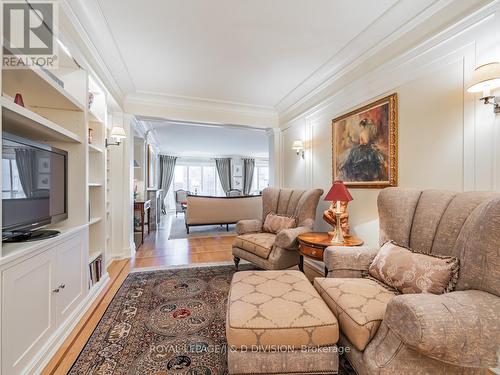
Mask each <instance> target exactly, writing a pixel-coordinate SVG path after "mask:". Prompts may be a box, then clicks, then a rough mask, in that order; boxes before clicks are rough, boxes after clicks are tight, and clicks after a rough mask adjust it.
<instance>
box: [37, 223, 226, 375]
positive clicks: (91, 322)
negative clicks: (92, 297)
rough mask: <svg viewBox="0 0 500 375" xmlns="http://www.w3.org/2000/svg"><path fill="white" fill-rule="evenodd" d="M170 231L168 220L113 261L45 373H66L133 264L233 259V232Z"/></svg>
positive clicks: (43, 373)
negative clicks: (192, 234) (187, 234)
mask: <svg viewBox="0 0 500 375" xmlns="http://www.w3.org/2000/svg"><path fill="white" fill-rule="evenodd" d="M169 235H170V227H169V225H168V222H167V225H164V226H163V227H162V228H161V229H160V230H159V231H158V232H152V233H151V235H150V236H148V237H147V238H146V239H145V241H144V244H143V245H142V246H141V247H139V249H138V250H137V252H136V254H135V256H134V257H132V258H131V259H123V260H116V261H113V262H112V263H111V265H110V266H109V268H108V273H109V277H110V281H109V282H108V284H107V285H106V287H105V289H104V290H103V291H102V292H101V294H100V295H99V296H98V298H97V299H96V301H95V302H94V303H93V304H92V306H91V307H90V309H89V310H88V311H87V312H86V313H85V315H84V316H83V318H82V319H81V320H80V322H79V323H78V324H77V326H76V327H75V328H74V329H73V331H72V332H71V334H70V335H69V337H68V338H67V339H66V341H65V342H64V344H63V345H62V346H61V348H59V350H58V351H57V353H56V354H55V355H54V357H53V358H52V359H51V360H50V362H49V363H48V365H47V366H46V367H45V369H44V370H43V372H42V375H54V374H55V375H63V374H67V372H68V371H69V370H70V369H71V366H72V365H73V363H74V362H75V361H76V359H77V358H78V355H79V354H80V351H81V350H82V349H83V347H84V346H85V344H86V343H87V340H88V339H89V337H90V336H91V335H92V332H93V331H94V329H95V327H96V326H97V324H98V323H99V321H100V319H101V317H102V316H103V315H104V313H105V311H106V309H107V307H108V306H109V304H110V303H111V301H112V299H113V297H114V296H115V294H116V292H118V289H119V288H120V286H121V284H122V283H123V281H124V280H125V279H126V278H127V275H128V274H129V272H130V271H131V270H132V269H133V268H144V267H159V266H174V265H183V264H193V263H212V262H222V261H232V259H233V257H232V255H231V244H232V242H233V239H234V236H216V237H197V238H189V239H177V240H169V239H168V237H169Z"/></svg>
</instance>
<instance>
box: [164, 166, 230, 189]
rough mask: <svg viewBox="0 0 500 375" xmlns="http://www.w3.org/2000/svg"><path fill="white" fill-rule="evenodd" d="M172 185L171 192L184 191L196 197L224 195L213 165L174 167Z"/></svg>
mask: <svg viewBox="0 0 500 375" xmlns="http://www.w3.org/2000/svg"><path fill="white" fill-rule="evenodd" d="M173 185H174V186H173V191H175V190H179V189H184V190H188V191H190V192H191V193H192V194H198V195H210V196H224V195H225V194H224V190H222V186H221V184H220V181H219V176H218V175H217V170H216V168H215V165H214V164H213V163H212V164H208V163H207V164H201V163H193V164H188V165H176V166H175V171H174V183H173Z"/></svg>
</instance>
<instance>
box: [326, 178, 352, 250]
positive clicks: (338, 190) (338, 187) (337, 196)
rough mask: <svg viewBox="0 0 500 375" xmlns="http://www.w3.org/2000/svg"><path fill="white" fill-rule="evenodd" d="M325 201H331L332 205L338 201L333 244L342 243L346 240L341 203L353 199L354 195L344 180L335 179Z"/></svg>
mask: <svg viewBox="0 0 500 375" xmlns="http://www.w3.org/2000/svg"><path fill="white" fill-rule="evenodd" d="M325 201H331V202H332V205H333V202H337V203H336V209H335V217H336V226H335V233H334V234H333V237H332V244H341V243H343V242H344V235H343V234H342V228H341V227H340V215H341V214H342V212H341V210H340V203H341V202H350V201H352V196H351V194H350V193H349V190H347V188H346V186H345V185H344V183H343V182H342V181H335V182H334V183H333V186H332V188H331V189H330V191H329V192H328V193H327V194H326V196H325Z"/></svg>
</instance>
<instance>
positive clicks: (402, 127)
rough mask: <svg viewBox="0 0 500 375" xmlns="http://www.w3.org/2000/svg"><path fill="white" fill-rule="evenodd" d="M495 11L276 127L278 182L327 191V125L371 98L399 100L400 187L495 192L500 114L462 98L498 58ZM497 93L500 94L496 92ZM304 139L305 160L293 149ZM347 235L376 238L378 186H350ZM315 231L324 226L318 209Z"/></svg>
mask: <svg viewBox="0 0 500 375" xmlns="http://www.w3.org/2000/svg"><path fill="white" fill-rule="evenodd" d="M499 12H500V6H499V4H498V3H497V4H496V5H495V6H494V7H490V9H488V10H485V11H484V12H483V13H484V14H480V15H479V16H476V17H475V18H474V19H473V20H470V21H468V22H469V23H468V24H465V25H464V24H461V25H455V26H454V29H453V28H452V29H450V30H448V32H447V34H446V35H438V36H433V37H432V38H430V39H428V40H427V41H425V42H423V43H422V44H421V45H419V46H416V47H415V48H414V49H413V50H411V51H406V52H405V53H404V54H402V55H400V56H398V57H396V58H395V59H394V60H391V61H389V62H387V63H386V64H384V65H383V66H379V67H377V68H376V69H374V70H372V71H369V72H367V73H366V74H365V75H364V76H362V77H361V78H358V79H356V80H354V81H353V82H351V83H350V84H349V85H348V86H346V87H344V88H343V89H342V90H341V91H339V92H332V93H331V96H330V98H328V99H327V100H326V101H324V102H323V103H320V105H317V106H314V107H311V109H310V110H307V111H306V112H304V113H303V114H301V115H299V116H298V117H296V118H295V119H294V120H293V121H291V122H288V123H284V124H282V125H281V126H282V134H281V144H282V146H281V147H282V149H281V158H282V161H281V162H282V165H283V167H282V170H281V171H282V176H281V180H282V185H283V186H286V187H301V188H303V187H308V186H311V187H321V188H323V189H324V190H325V192H326V191H327V190H328V189H329V188H330V186H331V182H332V181H331V152H332V151H331V140H332V137H331V120H332V119H333V118H335V117H336V116H338V115H341V114H343V113H346V112H347V111H349V110H351V109H353V108H356V107H359V106H361V105H363V104H366V103H368V102H370V101H372V100H374V99H377V98H380V97H383V96H385V95H388V94H391V93H393V92H397V93H398V96H399V186H401V187H415V188H426V189H427V188H436V189H449V190H457V191H462V190H500V181H499V176H500V170H499V168H500V161H499V160H498V159H499V154H498V152H497V151H496V149H497V148H499V146H500V130H499V129H498V126H500V121H499V118H500V116H496V117H495V116H494V115H493V110H492V107H486V106H485V105H484V104H482V103H480V102H479V101H478V100H477V99H478V98H479V96H477V97H474V96H473V95H470V94H468V93H466V91H465V87H466V84H467V81H468V79H469V77H470V74H471V73H472V71H473V69H474V67H475V66H476V64H481V63H484V62H488V61H491V60H498V58H499V54H498V48H499V41H498V33H495V30H498V27H499V25H500V23H499V16H498V13H499ZM497 94H498V95H500V92H498V93H497ZM295 139H303V140H305V141H306V157H305V159H304V160H303V159H301V158H299V157H297V156H296V155H295V153H294V152H293V151H292V150H291V145H292V143H293V141H294V140H295ZM350 191H351V193H352V195H353V197H354V201H353V202H351V204H350V205H349V213H350V223H351V227H352V228H353V231H354V232H355V233H357V234H358V235H359V236H361V237H362V238H363V239H365V241H366V242H367V243H368V244H376V243H377V241H378V221H377V207H376V198H377V195H378V192H379V190H378V189H350ZM327 207H328V203H327V202H324V201H321V202H320V208H319V209H318V215H317V228H316V229H318V230H324V229H326V228H328V227H327V226H326V224H325V223H324V222H323V220H322V219H321V212H322V211H323V210H324V209H326V208H327Z"/></svg>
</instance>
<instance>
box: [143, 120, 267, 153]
mask: <svg viewBox="0 0 500 375" xmlns="http://www.w3.org/2000/svg"><path fill="white" fill-rule="evenodd" d="M143 123H144V124H145V125H146V127H148V128H149V129H154V130H153V132H154V137H155V140H156V144H157V146H158V147H159V149H160V151H161V152H163V153H166V154H169V155H177V156H200V157H214V156H231V155H239V156H248V157H258V158H268V157H269V143H268V136H267V134H266V132H265V131H264V130H262V129H250V128H245V127H228V126H225V127H224V126H213V125H201V124H199V125H195V124H186V123H171V122H168V121H154V122H148V121H144V120H143Z"/></svg>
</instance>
